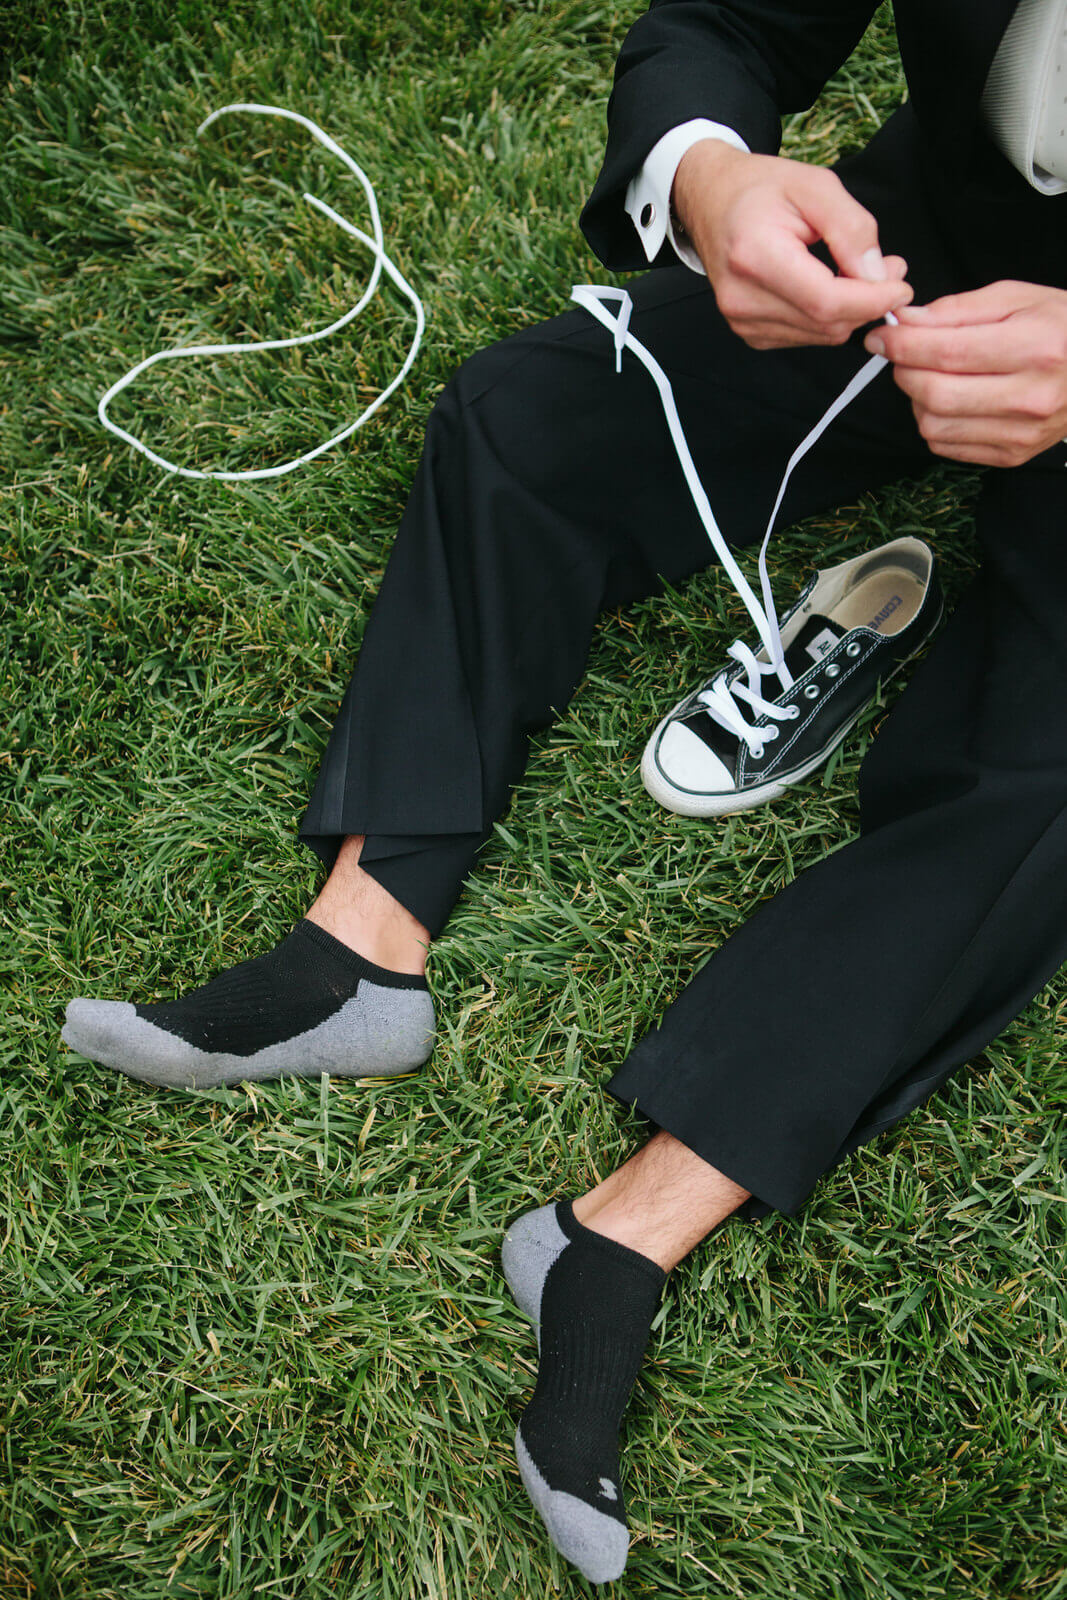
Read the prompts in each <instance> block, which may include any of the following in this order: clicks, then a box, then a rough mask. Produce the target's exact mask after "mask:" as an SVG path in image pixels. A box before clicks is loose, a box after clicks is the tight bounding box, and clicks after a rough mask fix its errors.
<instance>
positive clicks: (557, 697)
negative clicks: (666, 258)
mask: <svg viewBox="0 0 1067 1600" xmlns="http://www.w3.org/2000/svg"><path fill="white" fill-rule="evenodd" d="M632 293H633V296H634V300H635V304H636V312H635V317H634V322H633V326H634V328H635V331H636V332H637V334H638V336H639V337H640V338H642V339H643V340H645V341H646V342H647V344H648V345H649V347H650V349H651V350H652V351H653V353H654V354H655V355H656V356H657V358H658V359H659V360H660V361H661V362H662V363H663V365H664V366H665V367H666V369H667V370H668V372H669V373H670V374H671V377H672V380H673V383H674V387H675V392H676V395H677V398H678V402H679V406H680V410H681V413H682V416H683V420H684V422H685V424H686V427H687V430H688V434H689V439H690V444H691V447H692V449H693V453H694V456H695V458H696V461H697V465H698V468H699V470H700V471H701V474H702V476H703V479H704V481H705V483H706V484H707V485H708V487H709V490H710V493H711V497H712V501H713V504H714V507H715V511H716V515H717V517H718V518H719V521H720V524H721V525H722V526H723V528H724V530H725V531H726V533H727V537H728V538H730V539H731V542H733V543H735V544H738V545H741V544H745V543H748V542H751V541H752V540H753V539H756V538H758V537H759V536H760V535H761V534H762V531H763V524H764V520H765V518H766V516H767V514H768V512H769V509H770V500H771V496H772V494H773V486H774V484H775V482H776V480H777V478H778V476H779V475H780V472H781V470H782V468H783V467H784V464H785V461H786V459H787V458H788V456H789V454H790V453H791V451H792V449H793V448H794V446H795V444H796V442H797V440H798V439H799V438H800V437H801V436H802V435H803V433H804V431H805V430H806V429H807V428H808V427H810V426H811V425H812V424H813V423H814V421H815V420H816V418H817V417H818V416H819V415H820V414H821V413H822V411H823V410H824V409H825V407H826V405H827V404H828V403H829V401H830V400H831V399H832V398H833V396H834V395H835V394H836V393H837V392H838V391H839V390H840V388H841V387H842V386H843V385H844V383H845V382H847V380H848V378H849V377H851V375H852V374H853V372H854V371H855V370H856V368H857V365H858V364H859V362H860V360H861V359H862V352H860V351H858V350H857V349H855V348H847V349H837V350H805V351H778V352H758V353H757V352H753V351H750V350H748V349H747V348H746V347H745V346H744V345H743V344H742V343H741V342H740V341H739V340H737V339H736V338H735V337H734V336H733V335H732V334H731V333H730V331H729V329H728V328H727V327H726V326H725V324H724V323H723V322H722V320H721V318H720V317H719V315H718V312H717V310H716V308H715V305H714V301H713V299H712V297H711V295H710V294H709V293H708V291H707V288H706V287H705V285H704V284H703V283H702V282H701V281H700V280H699V279H696V278H694V276H693V275H692V274H691V273H689V272H687V271H686V270H685V269H682V268H679V269H678V271H677V272H675V271H673V270H672V271H668V272H659V273H656V274H653V275H651V276H649V277H648V278H645V279H642V280H639V281H637V282H636V283H635V284H633V285H632ZM928 463H929V457H928V456H927V454H926V452H925V451H924V450H923V449H922V447H921V441H920V440H919V438H918V435H917V433H916V432H915V429H914V425H913V421H912V417H911V413H910V410H909V408H908V406H907V403H906V402H905V401H904V398H903V396H902V395H900V393H899V392H898V391H897V390H896V389H895V388H894V386H893V385H892V384H891V383H890V382H889V380H888V379H887V378H883V379H880V380H879V381H878V382H877V383H876V384H874V385H872V387H871V389H870V390H869V391H867V393H865V395H864V396H863V397H862V398H861V400H860V401H858V402H857V403H856V404H855V405H854V407H852V408H851V410H850V412H849V413H847V414H846V416H845V417H843V418H842V419H841V420H840V421H839V422H838V423H837V424H835V428H834V430H832V437H828V438H827V440H826V441H825V442H824V443H822V444H821V445H820V448H819V450H818V452H816V453H814V454H813V456H812V457H811V458H809V461H808V462H805V463H804V465H803V467H802V468H801V470H800V471H799V472H798V473H797V475H796V479H795V484H794V486H792V487H791V490H790V495H789V499H788V501H787V503H786V506H785V508H784V509H783V520H790V519H796V518H798V517H801V516H805V515H808V514H809V513H811V512H813V511H816V510H821V509H823V508H825V507H826V506H828V505H833V504H839V503H840V502H841V501H842V500H847V499H849V498H852V497H854V496H855V495H857V494H859V493H860V492H862V490H864V489H865V488H868V487H870V486H872V485H875V484H878V483H882V482H885V481H887V480H890V479H893V478H896V477H899V476H900V475H902V474H906V473H909V472H911V473H919V472H922V471H924V470H926V468H927V466H928ZM710 559H711V550H710V546H709V544H708V541H707V538H706V535H705V533H704V531H703V528H702V527H701V525H700V523H699V521H698V519H697V517H696V513H695V511H694V509H693V506H692V503H691V501H690V499H689V496H688V493H687V491H686V489H685V486H684V482H683V479H682V475H681V472H680V469H679V466H678V462H677V458H676V456H675V454H674V450H673V447H672V446H671V443H670V440H669V436H668V433H667V428H666V424H665V422H664V420H663V415H662V411H661V409H660V405H659V401H658V398H657V397H656V394H655V391H654V388H653V385H652V383H651V380H650V379H649V378H648V375H647V374H646V373H645V372H644V371H643V369H641V368H640V367H639V366H638V365H637V363H636V362H626V363H624V366H623V371H622V373H621V374H618V375H617V374H616V373H615V370H614V361H613V358H612V349H611V341H610V338H609V336H608V335H607V334H606V333H605V332H604V330H603V329H601V328H600V327H598V326H597V325H596V324H595V323H594V322H593V321H592V319H591V318H589V317H588V316H587V315H586V314H585V313H584V312H574V313H570V314H568V315H566V316H563V317H560V318H557V319H555V321H553V322H550V323H548V324H546V325H544V326H542V327H540V328H537V329H534V330H532V331H531V332H530V333H525V334H522V335H520V336H518V337H516V338H515V339H511V340H507V341H505V342H504V343H503V344H501V345H498V346H494V347H493V348H492V349H490V350H488V351H484V352H482V353H481V354H480V355H479V356H477V357H475V358H474V359H473V360H472V361H470V362H468V363H467V364H466V365H465V367H463V368H462V369H461V371H460V372H459V374H458V375H457V377H456V378H455V379H454V380H453V381H452V383H451V384H450V385H449V386H448V388H447V389H446V390H445V392H444V394H443V395H442V397H441V400H440V401H439V403H438V405H437V407H436V408H435V411H434V413H433V416H432V418H431V420H430V424H429V427H428V430H427V439H426V448H425V451H424V454H423V457H422V461H421V464H420V467H419V471H418V478H417V481H416V484H415V486H414V489H413V492H412V496H411V499H410V502H409V505H408V507H407V510H406V512H405V516H404V519H403V523H402V526H401V529H400V532H399V534H398V537H397V541H396V545H395V548H394V552H393V555H392V558H391V560H390V563H389V567H388V570H387V572H386V576H385V580H384V582H383V585H382V590H381V594H380V596H379V599H378V602H377V603H376V605H375V608H374V612H373V614H372V616H371V618H370V621H369V623H368V627H367V632H366V636H365V639H364V643H363V647H362V650H361V652H360V658H359V662H358V666H357V671H356V673H355V676H354V677H353V680H352V683H351V684H350V686H349V690H348V693H347V695H346V697H345V701H344V704H343V706H342V708H341V712H340V714H339V716H338V719H337V723H336V726H335V728H334V732H333V735H332V738H331V740H330V745H329V748H328V750H327V753H326V756H325V759H324V762H323V766H322V769H321V772H320V774H319V778H318V782H317V784H316V787H315V791H314V794H313V796H312V800H311V804H310V806H309V809H308V812H307V815H306V817H305V819H304V822H303V825H302V828H301V833H302V836H303V837H304V838H305V840H307V842H308V843H310V844H311V845H312V846H313V847H314V848H315V849H316V850H317V851H318V852H319V854H320V855H321V856H322V857H323V859H324V860H325V861H326V862H327V864H330V863H331V862H332V859H333V857H334V855H335V854H336V850H337V848H338V846H339V843H340V840H341V839H342V838H343V837H344V836H345V834H348V833H363V834H366V835H368V842H367V845H366V847H365V850H364V856H363V864H364V865H365V866H367V867H368V869H369V870H370V871H371V872H372V873H373V874H374V875H375V876H376V877H378V878H379V881H381V882H383V883H384V884H385V886H386V887H387V888H388V889H390V891H391V892H392V893H393V894H395V895H396V897H397V898H398V899H400V900H401V901H402V903H403V904H405V905H406V906H407V907H408V908H409V909H410V910H411V911H413V912H414V913H415V915H416V916H417V917H418V919H419V921H420V922H422V923H423V924H424V925H425V926H427V927H428V928H429V929H430V930H431V932H436V931H437V930H438V929H439V928H440V926H441V925H442V923H443V922H444V920H445V918H446V916H447V914H448V911H449V909H450V908H451V905H452V904H453V902H454V900H455V898H456V896H457V894H458V891H459V886H460V883H461V881H462V878H463V876H464V875H465V873H466V871H467V870H468V868H469V865H470V862H471V860H472V858H473V855H474V853H475V851H476V850H477V848H478V846H479V844H480V843H481V842H482V840H483V839H484V838H485V837H486V836H487V834H488V832H489V831H490V829H491V827H492V823H493V821H494V819H495V818H496V817H497V816H499V815H500V814H501V812H502V811H503V810H504V808H505V806H506V804H507V799H508V795H509V792H510V788H511V786H512V785H513V784H514V783H515V782H516V780H517V779H518V778H519V776H520V775H521V773H522V771H523V768H524V765H525V761H526V752H527V746H528V740H529V737H530V734H531V733H532V732H534V731H535V730H537V729H539V728H541V727H544V726H545V725H546V724H547V723H548V722H549V720H550V719H551V717H552V715H553V714H554V713H556V712H559V711H560V710H562V709H563V708H564V706H565V705H566V704H567V702H568V701H569V699H570V697H571V695H572V694H573V692H574V689H575V687H576V685H577V683H578V682H579V680H580V678H581V675H582V672H583V670H584V666H585V661H586V656H587V653H588V649H589V643H590V638H591V635H592V630H593V626H594V623H595V621H596V618H597V616H598V615H599V614H600V613H601V612H602V611H604V610H610V609H614V608H616V607H618V606H621V605H625V604H627V603H629V602H631V601H633V600H635V599H637V598H639V597H641V596H644V595H647V594H649V593H652V592H654V591H655V590H656V588H657V587H658V582H659V579H660V578H661V577H663V578H666V579H667V580H668V581H669V582H671V583H677V582H679V581H680V580H681V579H683V578H685V577H686V576H688V575H689V574H690V573H692V572H694V571H696V570H697V569H698V568H700V567H701V566H704V565H706V564H707V562H708V561H709V560H710ZM725 642H726V641H723V643H725Z"/></svg>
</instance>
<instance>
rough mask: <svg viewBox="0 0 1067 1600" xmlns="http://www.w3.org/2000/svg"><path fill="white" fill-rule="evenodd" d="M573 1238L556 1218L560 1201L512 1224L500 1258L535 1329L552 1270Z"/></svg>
mask: <svg viewBox="0 0 1067 1600" xmlns="http://www.w3.org/2000/svg"><path fill="white" fill-rule="evenodd" d="M569 1243H570V1240H569V1239H568V1238H567V1235H566V1234H565V1233H564V1231H563V1229H562V1228H561V1227H560V1225H559V1222H558V1221H557V1220H556V1204H555V1202H553V1203H552V1205H548V1206H540V1207H539V1208H538V1209H537V1210H536V1211H527V1212H524V1214H523V1215H522V1216H521V1217H519V1218H517V1219H516V1221H515V1222H513V1223H512V1224H511V1227H510V1228H509V1229H508V1231H507V1233H506V1234H505V1235H504V1242H503V1244H502V1245H501V1246H500V1260H501V1264H502V1265H503V1268H504V1276H505V1278H506V1279H507V1280H508V1288H509V1289H510V1290H511V1292H512V1294H513V1296H514V1297H515V1304H516V1305H517V1306H518V1308H519V1310H520V1311H521V1312H522V1313H523V1315H524V1316H526V1317H529V1319H530V1321H531V1322H532V1323H533V1325H534V1328H535V1329H537V1328H538V1327H539V1326H540V1321H541V1290H542V1289H543V1288H544V1286H545V1279H546V1278H547V1277H548V1270H549V1268H550V1267H551V1266H552V1264H553V1262H554V1261H555V1260H556V1259H557V1258H558V1256H559V1255H560V1252H561V1251H563V1250H565V1249H566V1247H567V1245H568V1244H569Z"/></svg>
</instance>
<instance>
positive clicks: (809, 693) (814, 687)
mask: <svg viewBox="0 0 1067 1600" xmlns="http://www.w3.org/2000/svg"><path fill="white" fill-rule="evenodd" d="M804 694H805V696H806V697H807V699H809V700H817V699H818V698H819V685H818V684H817V683H809V684H808V685H807V687H806V688H805V690H804Z"/></svg>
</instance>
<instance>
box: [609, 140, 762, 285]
mask: <svg viewBox="0 0 1067 1600" xmlns="http://www.w3.org/2000/svg"><path fill="white" fill-rule="evenodd" d="M701 139H721V140H723V142H724V143H725V144H732V145H733V147H734V149H735V150H743V151H744V152H745V154H746V155H748V153H749V148H748V145H747V144H746V143H745V141H744V140H743V139H742V137H741V135H740V134H739V133H735V132H734V130H733V128H728V127H726V125H725V124H724V123H722V122H709V121H708V119H707V118H706V117H694V118H693V119H692V121H691V122H683V123H680V124H679V126H678V127H677V128H672V129H671V131H670V133H665V134H664V135H663V138H662V139H661V140H660V141H659V143H658V144H655V145H653V147H652V149H651V150H650V151H649V153H648V155H647V156H646V158H645V164H644V166H643V167H642V168H641V170H640V172H639V173H638V174H637V176H636V178H632V179H631V180H630V184H629V187H628V188H627V190H626V210H627V212H628V213H629V216H630V218H631V220H632V222H633V225H634V227H635V228H636V229H637V232H638V236H639V237H640V240H641V246H642V248H643V250H644V252H645V256H646V258H647V259H648V260H649V261H654V260H655V258H656V256H657V255H658V254H659V252H660V249H661V248H662V245H663V241H664V239H669V240H670V242H671V244H672V245H673V246H674V251H675V254H676V255H677V256H678V259H679V260H680V261H684V262H685V264H686V266H687V267H691V268H692V270H693V271H694V272H699V273H703V271H704V267H703V264H702V262H701V260H700V257H699V256H698V255H697V253H696V251H695V250H694V249H693V246H692V245H691V244H690V242H689V240H688V239H687V238H686V236H685V234H684V233H683V232H682V231H681V230H680V229H676V227H675V224H674V220H673V218H672V216H671V189H672V188H673V187H674V175H675V173H676V172H677V171H678V164H679V162H680V161H681V159H682V157H683V156H684V155H685V153H686V151H687V150H689V149H690V148H691V147H692V146H693V145H695V144H697V143H699V141H700V140H701Z"/></svg>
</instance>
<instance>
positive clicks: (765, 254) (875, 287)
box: [749, 229, 913, 328]
mask: <svg viewBox="0 0 1067 1600" xmlns="http://www.w3.org/2000/svg"><path fill="white" fill-rule="evenodd" d="M760 245H761V248H760V250H759V252H758V255H757V256H756V258H755V259H754V260H753V262H752V263H751V265H750V268H749V271H750V274H751V276H752V277H753V279H754V281H756V282H757V283H759V284H760V285H761V286H762V287H764V288H766V289H767V290H768V291H769V292H772V293H774V294H776V295H777V296H778V297H779V298H780V299H782V300H784V301H785V302H786V303H787V304H788V305H789V306H790V308H791V309H792V311H793V312H794V314H795V313H796V312H800V313H801V315H802V316H803V317H804V318H806V319H807V320H808V321H809V322H810V323H812V324H813V326H815V327H828V326H829V325H830V324H832V323H835V322H842V323H847V324H848V325H849V327H850V328H860V327H862V326H863V324H864V323H865V322H876V321H880V320H881V318H883V317H884V316H885V314H886V312H887V311H895V310H896V309H897V308H898V307H900V306H904V305H907V304H908V302H909V301H910V300H911V298H912V293H913V291H912V289H911V286H910V285H909V284H906V283H902V282H901V281H900V280H899V279H897V278H893V279H889V280H887V281H884V282H881V283H868V282H864V281H861V280H860V279H858V278H840V277H837V276H836V275H835V274H834V273H833V272H831V270H830V268H829V267H827V266H825V265H824V263H823V262H821V261H819V260H817V259H816V257H815V256H813V255H812V254H811V252H810V251H809V250H808V248H807V246H806V245H804V244H802V243H801V241H800V240H799V239H797V238H795V237H794V236H792V235H790V234H789V233H788V232H787V231H786V230H785V229H780V230H778V231H776V232H775V233H773V234H771V235H765V236H764V237H763V239H762V240H761V241H760Z"/></svg>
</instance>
